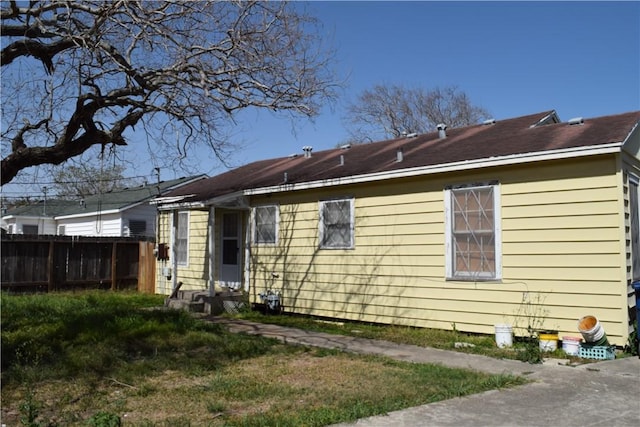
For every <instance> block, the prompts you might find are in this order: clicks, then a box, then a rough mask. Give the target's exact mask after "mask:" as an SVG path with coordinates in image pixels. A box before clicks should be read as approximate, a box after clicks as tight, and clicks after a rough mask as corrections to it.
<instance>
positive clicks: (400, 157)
mask: <svg viewBox="0 0 640 427" xmlns="http://www.w3.org/2000/svg"><path fill="white" fill-rule="evenodd" d="M403 160H404V151H403V150H402V147H400V148H398V150H397V151H396V162H398V163H400V162H401V161H403Z"/></svg>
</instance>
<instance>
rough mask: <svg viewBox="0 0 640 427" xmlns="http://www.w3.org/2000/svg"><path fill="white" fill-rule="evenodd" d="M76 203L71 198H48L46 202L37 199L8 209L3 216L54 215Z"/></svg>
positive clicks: (76, 203)
mask: <svg viewBox="0 0 640 427" xmlns="http://www.w3.org/2000/svg"><path fill="white" fill-rule="evenodd" d="M77 205H78V202H77V201H73V200H60V199H49V200H47V201H46V202H45V201H44V200H38V201H37V202H35V203H31V204H28V205H24V206H17V207H15V208H11V209H8V210H7V212H6V213H5V214H3V217H11V216H14V217H15V216H21V217H40V218H42V217H54V216H56V215H59V214H60V213H62V212H65V211H66V210H67V209H69V208H70V207H73V206H77Z"/></svg>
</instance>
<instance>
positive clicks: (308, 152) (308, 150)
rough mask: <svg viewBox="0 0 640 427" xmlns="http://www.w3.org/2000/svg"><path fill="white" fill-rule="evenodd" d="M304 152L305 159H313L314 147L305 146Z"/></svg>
mask: <svg viewBox="0 0 640 427" xmlns="http://www.w3.org/2000/svg"><path fill="white" fill-rule="evenodd" d="M302 151H304V157H305V158H307V159H308V158H310V157H311V151H313V147H312V146H310V145H305V146H304V147H302Z"/></svg>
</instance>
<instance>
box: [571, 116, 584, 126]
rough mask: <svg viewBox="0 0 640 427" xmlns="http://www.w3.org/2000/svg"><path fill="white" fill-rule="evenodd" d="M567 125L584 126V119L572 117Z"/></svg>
mask: <svg viewBox="0 0 640 427" xmlns="http://www.w3.org/2000/svg"><path fill="white" fill-rule="evenodd" d="M567 123H569V126H573V125H582V124H584V119H583V118H582V117H574V118H573V119H570V120H569V121H568V122H567Z"/></svg>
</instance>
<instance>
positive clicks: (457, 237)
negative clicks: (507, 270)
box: [448, 185, 498, 279]
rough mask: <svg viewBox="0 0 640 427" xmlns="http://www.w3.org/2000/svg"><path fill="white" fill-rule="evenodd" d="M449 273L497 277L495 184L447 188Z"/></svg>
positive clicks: (452, 274) (480, 277) (457, 277)
mask: <svg viewBox="0 0 640 427" xmlns="http://www.w3.org/2000/svg"><path fill="white" fill-rule="evenodd" d="M448 197H449V215H450V218H448V219H449V221H448V227H449V230H448V231H449V232H448V235H449V236H450V237H449V239H450V242H449V250H450V252H451V253H450V254H449V255H450V256H449V260H448V262H449V263H450V266H449V267H450V268H449V269H448V272H449V274H448V275H449V277H450V278H455V279H495V278H498V269H497V259H498V258H497V257H498V254H497V250H496V223H497V221H496V202H495V197H496V186H494V185H487V186H476V187H465V188H454V189H451V190H450V191H449V196H448Z"/></svg>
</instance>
